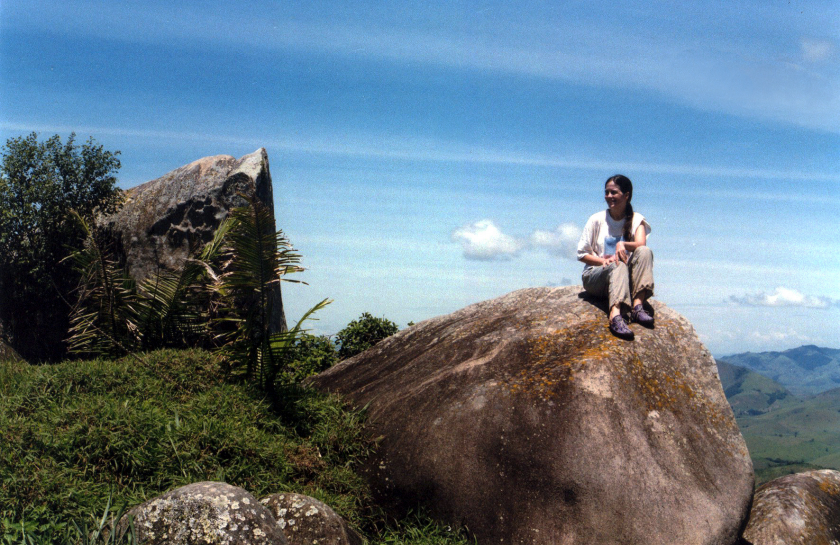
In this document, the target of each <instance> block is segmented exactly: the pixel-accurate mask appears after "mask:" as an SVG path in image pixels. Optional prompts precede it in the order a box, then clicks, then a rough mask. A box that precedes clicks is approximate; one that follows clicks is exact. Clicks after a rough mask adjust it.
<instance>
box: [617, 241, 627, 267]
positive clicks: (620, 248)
mask: <svg viewBox="0 0 840 545" xmlns="http://www.w3.org/2000/svg"><path fill="white" fill-rule="evenodd" d="M615 257H616V260H619V259H620V260H621V261H623V262H625V263H627V248H626V247H625V246H624V241H623V240H619V241H618V243H617V244H616V245H615Z"/></svg>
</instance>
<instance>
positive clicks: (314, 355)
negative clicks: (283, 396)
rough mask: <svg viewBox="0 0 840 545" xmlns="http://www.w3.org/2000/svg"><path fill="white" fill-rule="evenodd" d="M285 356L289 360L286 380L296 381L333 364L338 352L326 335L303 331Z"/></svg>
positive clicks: (336, 359) (315, 373)
mask: <svg viewBox="0 0 840 545" xmlns="http://www.w3.org/2000/svg"><path fill="white" fill-rule="evenodd" d="M286 357H287V358H288V360H289V362H290V363H289V364H288V366H287V369H288V371H287V377H286V381H287V382H291V383H297V382H300V381H302V380H303V379H305V378H306V377H309V376H312V375H317V374H318V373H320V372H321V371H325V370H327V369H329V368H330V367H332V366H333V365H335V363H336V362H337V361H338V352H336V348H335V343H333V342H332V339H330V338H329V337H328V336H326V335H321V336H316V335H310V334H308V333H304V334H303V335H301V337H300V338H299V339H298V340H297V342H296V343H295V344H294V346H293V347H292V348H291V349H290V350H289V352H288V354H287V356H286Z"/></svg>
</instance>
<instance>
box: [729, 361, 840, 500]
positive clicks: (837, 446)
mask: <svg viewBox="0 0 840 545" xmlns="http://www.w3.org/2000/svg"><path fill="white" fill-rule="evenodd" d="M717 364H718V371H719V374H720V380H721V384H722V385H723V389H724V392H725V393H726V398H727V400H729V404H730V405H731V406H732V410H733V412H734V413H735V419H736V421H737V422H738V426H739V427H740V428H741V434H742V435H743V436H744V440H746V442H747V448H749V450H750V456H751V457H752V460H753V465H754V467H755V472H756V481H757V483H758V484H761V483H764V482H767V481H769V480H771V479H775V478H776V477H779V476H781V475H785V474H788V473H796V472H799V471H806V470H809V469H824V468H828V469H838V470H840V388H835V389H832V390H828V391H826V392H822V393H820V394H818V395H816V396H813V397H809V398H804V399H803V398H800V397H797V396H795V395H793V394H791V393H790V392H788V391H787V390H786V389H785V388H784V387H783V386H782V385H781V384H779V383H777V382H775V381H773V380H772V379H770V378H767V377H765V376H762V375H760V374H758V373H755V372H753V371H751V370H749V369H747V368H744V367H739V366H737V365H731V364H730V363H727V362H726V361H720V360H719V361H718V362H717Z"/></svg>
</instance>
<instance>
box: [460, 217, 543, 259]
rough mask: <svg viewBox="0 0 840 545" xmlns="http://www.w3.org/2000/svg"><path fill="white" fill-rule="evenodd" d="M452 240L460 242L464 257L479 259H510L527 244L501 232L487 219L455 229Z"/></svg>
mask: <svg viewBox="0 0 840 545" xmlns="http://www.w3.org/2000/svg"><path fill="white" fill-rule="evenodd" d="M452 240H454V241H455V242H458V243H460V244H461V247H462V248H463V250H464V257H466V258H467V259H476V260H480V261H490V260H494V259H502V260H504V259H510V258H511V257H514V256H516V255H518V254H519V252H520V251H521V250H522V249H523V248H525V247H526V246H527V244H526V243H525V241H523V240H521V239H518V238H516V237H512V236H510V235H506V234H505V233H502V231H501V230H500V229H499V228H498V227H497V226H496V224H495V223H493V220H489V219H484V220H480V221H476V222H474V223H471V224H469V225H465V226H464V227H461V228H460V229H456V230H455V231H453V233H452Z"/></svg>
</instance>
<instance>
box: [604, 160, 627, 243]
mask: <svg viewBox="0 0 840 545" xmlns="http://www.w3.org/2000/svg"><path fill="white" fill-rule="evenodd" d="M610 182H612V183H614V184H615V185H617V186H618V188H619V189H620V190H621V192H622V193H625V194H626V195H627V208H625V210H624V240H626V241H627V242H632V241H633V231H632V229H633V205H632V204H630V201H631V200H633V182H631V181H630V178H628V177H627V176H624V175H623V174H616V175H615V176H612V177H611V178H610V179H608V180H607V181H606V182H604V187H607V184H608V183H610Z"/></svg>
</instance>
